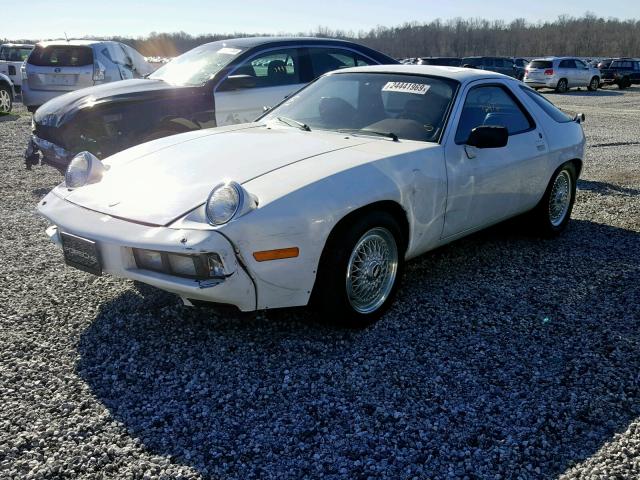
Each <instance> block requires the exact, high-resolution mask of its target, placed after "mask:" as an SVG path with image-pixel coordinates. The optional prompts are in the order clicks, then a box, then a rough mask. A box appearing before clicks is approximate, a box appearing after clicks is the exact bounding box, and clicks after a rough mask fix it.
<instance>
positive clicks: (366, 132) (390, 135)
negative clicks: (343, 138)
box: [338, 128, 398, 142]
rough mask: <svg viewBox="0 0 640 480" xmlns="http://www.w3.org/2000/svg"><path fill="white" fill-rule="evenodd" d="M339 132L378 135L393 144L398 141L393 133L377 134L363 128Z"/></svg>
mask: <svg viewBox="0 0 640 480" xmlns="http://www.w3.org/2000/svg"><path fill="white" fill-rule="evenodd" d="M338 131H339V132H344V133H361V134H363V135H378V136H380V137H387V138H390V139H391V140H393V141H394V142H397V141H398V135H396V134H395V133H393V132H378V131H376V130H368V129H365V128H343V129H341V130H338Z"/></svg>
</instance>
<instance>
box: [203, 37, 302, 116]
mask: <svg viewBox="0 0 640 480" xmlns="http://www.w3.org/2000/svg"><path fill="white" fill-rule="evenodd" d="M304 71H305V68H304V67H303V59H302V52H301V49H300V48H297V47H287V48H276V49H270V50H265V51H262V52H260V53H257V54H255V55H253V56H251V57H249V58H248V59H246V60H244V61H242V62H241V63H240V64H239V65H238V66H236V67H235V68H233V69H232V70H231V71H230V73H229V75H227V77H226V78H225V79H224V80H223V81H222V82H221V83H220V84H219V85H218V87H217V88H216V90H215V92H214V101H215V111H216V122H217V124H218V126H221V125H229V124H233V123H244V122H252V121H253V120H255V119H256V118H258V117H259V116H260V115H261V114H262V113H263V110H264V107H266V106H274V105H276V104H278V103H280V102H281V101H282V100H284V99H285V98H286V97H287V96H288V95H290V94H292V93H294V92H296V91H297V90H299V89H300V88H302V87H303V86H304V85H306V84H307V83H308V82H309V81H310V78H308V77H309V76H308V74H305V73H304Z"/></svg>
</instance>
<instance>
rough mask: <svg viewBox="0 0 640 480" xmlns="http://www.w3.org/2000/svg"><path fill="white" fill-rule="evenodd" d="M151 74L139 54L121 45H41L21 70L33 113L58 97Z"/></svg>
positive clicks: (78, 42) (25, 99)
mask: <svg viewBox="0 0 640 480" xmlns="http://www.w3.org/2000/svg"><path fill="white" fill-rule="evenodd" d="M151 72H153V67H152V66H151V65H150V64H149V63H147V61H146V60H145V58H144V57H143V56H142V55H141V54H140V53H138V52H137V51H136V50H134V49H133V48H131V47H130V46H128V45H125V44H123V43H120V42H111V41H96V40H70V41H52V42H41V43H38V44H37V45H36V47H35V48H34V49H33V51H32V52H31V54H30V55H29V58H28V59H27V61H26V62H25V64H24V65H23V66H22V100H23V103H24V104H25V105H26V107H27V109H28V110H29V111H30V112H34V111H35V110H36V109H37V108H38V107H39V106H40V105H42V104H43V103H45V102H47V101H49V100H51V99H52V98H54V97H57V96H58V95H62V94H64V93H67V92H71V91H73V90H78V89H80V88H84V87H92V86H94V85H100V84H103V83H108V82H114V81H117V80H126V79H130V78H140V77H144V76H145V75H148V74H150V73H151Z"/></svg>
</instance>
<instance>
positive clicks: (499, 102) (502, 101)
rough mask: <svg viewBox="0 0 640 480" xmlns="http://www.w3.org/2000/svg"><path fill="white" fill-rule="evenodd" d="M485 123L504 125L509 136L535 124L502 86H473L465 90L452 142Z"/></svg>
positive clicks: (461, 140)
mask: <svg viewBox="0 0 640 480" xmlns="http://www.w3.org/2000/svg"><path fill="white" fill-rule="evenodd" d="M489 125H491V126H499V127H505V128H506V129H507V130H508V131H509V135H517V134H518V133H523V132H526V131H528V130H531V129H532V128H534V127H535V124H534V123H533V119H532V118H531V117H530V116H529V114H528V113H526V112H525V111H524V110H523V109H522V107H521V106H520V104H519V102H518V101H517V100H516V99H515V98H514V97H513V95H512V94H511V93H510V92H507V90H506V89H505V88H504V87H501V86H498V85H487V86H480V87H474V88H472V89H471V90H469V93H468V94H467V98H466V99H465V101H464V107H462V113H461V114H460V121H459V122H458V130H457V131H456V143H457V144H463V143H465V142H466V141H467V140H468V139H469V135H470V134H471V130H473V129H474V128H476V127H480V126H489Z"/></svg>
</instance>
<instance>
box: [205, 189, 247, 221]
mask: <svg viewBox="0 0 640 480" xmlns="http://www.w3.org/2000/svg"><path fill="white" fill-rule="evenodd" d="M243 198H244V192H243V190H242V187H241V186H240V185H238V184H237V183H236V182H228V183H223V184H220V185H218V186H217V187H215V188H214V189H213V190H212V191H211V193H210V194H209V198H208V199H207V203H206V205H205V212H206V214H207V219H208V220H209V223H210V224H211V225H222V224H225V223H227V222H229V221H230V220H231V219H232V218H233V217H234V216H235V214H236V213H238V210H239V209H240V206H241V205H242V202H243Z"/></svg>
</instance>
